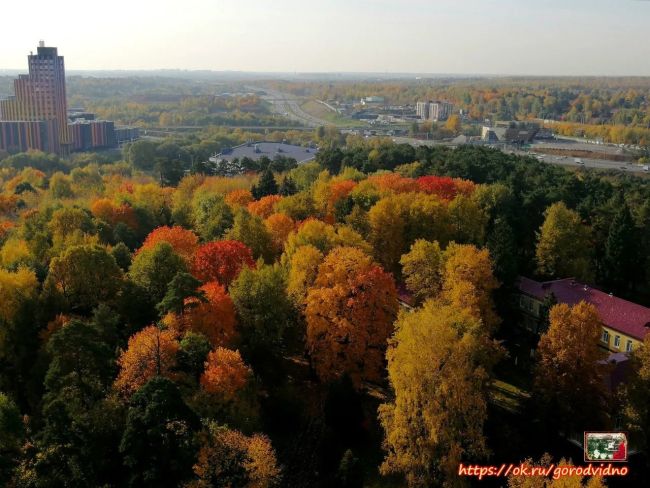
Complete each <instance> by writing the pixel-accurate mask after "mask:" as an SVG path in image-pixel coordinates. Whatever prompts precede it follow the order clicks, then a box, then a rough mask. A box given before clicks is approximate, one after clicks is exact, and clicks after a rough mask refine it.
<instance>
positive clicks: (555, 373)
mask: <svg viewBox="0 0 650 488" xmlns="http://www.w3.org/2000/svg"><path fill="white" fill-rule="evenodd" d="M549 322H550V325H549V329H548V331H547V332H546V333H545V334H544V335H543V336H542V338H541V339H540V341H539V347H538V348H537V357H538V360H537V366H536V371H535V383H534V392H535V395H536V397H537V402H536V403H537V404H538V405H539V408H540V411H541V414H542V416H547V417H548V418H552V419H553V422H554V423H555V425H557V426H558V427H559V428H560V429H563V430H564V429H569V432H571V429H575V430H577V431H582V430H585V428H591V429H593V428H596V427H598V426H599V425H601V426H603V425H602V423H603V422H604V421H605V420H606V419H604V418H603V417H602V415H603V414H604V412H605V410H606V408H605V404H604V400H605V389H604V388H605V383H604V381H603V372H604V365H603V364H602V363H601V361H602V360H603V359H604V358H605V353H604V352H603V351H602V350H601V349H600V346H599V345H598V344H599V342H600V337H601V335H602V322H601V320H600V317H599V315H598V311H597V310H596V308H595V307H594V306H593V305H591V304H588V303H586V302H580V303H578V304H577V305H574V306H573V307H570V306H569V305H567V304H565V303H562V304H558V305H555V306H554V307H553V308H552V309H551V311H550V313H549Z"/></svg>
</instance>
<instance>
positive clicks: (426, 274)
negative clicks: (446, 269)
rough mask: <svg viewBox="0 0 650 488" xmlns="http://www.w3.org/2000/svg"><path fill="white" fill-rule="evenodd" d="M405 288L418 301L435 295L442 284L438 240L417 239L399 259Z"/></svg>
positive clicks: (440, 255) (440, 252)
mask: <svg viewBox="0 0 650 488" xmlns="http://www.w3.org/2000/svg"><path fill="white" fill-rule="evenodd" d="M400 264H401V265H402V276H403V277H404V282H405V283H406V288H407V289H408V290H409V291H410V292H411V293H413V295H414V296H415V298H416V299H417V300H418V302H422V301H424V300H426V299H427V298H433V297H435V296H436V295H437V294H438V293H439V292H440V288H441V286H442V264H443V259H442V251H441V250H440V245H439V244H438V241H433V242H429V241H425V240H424V239H418V240H417V241H415V242H414V243H413V245H412V246H411V250H410V251H409V252H408V253H407V254H404V255H403V256H402V258H401V259H400Z"/></svg>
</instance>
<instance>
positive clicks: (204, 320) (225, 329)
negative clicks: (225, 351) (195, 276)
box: [165, 281, 238, 346]
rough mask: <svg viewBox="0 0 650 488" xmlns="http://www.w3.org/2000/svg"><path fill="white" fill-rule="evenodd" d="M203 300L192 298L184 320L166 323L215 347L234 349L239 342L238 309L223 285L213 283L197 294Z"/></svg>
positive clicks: (173, 320) (174, 318) (177, 318)
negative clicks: (199, 335)
mask: <svg viewBox="0 0 650 488" xmlns="http://www.w3.org/2000/svg"><path fill="white" fill-rule="evenodd" d="M197 291H198V292H199V293H200V294H201V297H202V298H200V299H199V298H197V297H188V298H187V299H186V301H185V307H186V311H185V313H184V314H183V315H182V316H179V315H175V316H172V317H166V318H165V323H169V326H170V327H171V328H173V329H176V330H178V331H179V332H185V331H192V332H195V333H200V334H202V335H204V336H205V337H206V338H207V339H208V341H209V342H210V344H212V345H213V346H228V345H231V344H232V343H233V342H234V341H235V340H236V338H237V336H238V334H237V330H236V327H235V326H236V317H235V306H234V304H233V301H232V299H231V298H230V296H229V295H228V294H227V293H226V289H225V288H224V287H223V285H220V284H219V283H217V282H214V281H211V282H209V283H206V284H204V285H203V286H201V287H200V288H198V290H197Z"/></svg>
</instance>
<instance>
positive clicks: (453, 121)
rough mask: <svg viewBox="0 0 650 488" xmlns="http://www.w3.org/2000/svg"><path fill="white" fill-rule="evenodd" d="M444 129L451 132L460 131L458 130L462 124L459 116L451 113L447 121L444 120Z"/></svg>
mask: <svg viewBox="0 0 650 488" xmlns="http://www.w3.org/2000/svg"><path fill="white" fill-rule="evenodd" d="M445 129H447V130H448V131H450V132H451V133H453V134H454V135H455V134H458V133H460V130H461V129H462V125H461V122H460V117H459V116H458V115H456V114H454V115H451V116H450V117H449V118H448V119H447V122H445Z"/></svg>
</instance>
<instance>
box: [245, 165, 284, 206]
mask: <svg viewBox="0 0 650 488" xmlns="http://www.w3.org/2000/svg"><path fill="white" fill-rule="evenodd" d="M251 193H252V194H253V196H254V197H255V199H256V200H259V199H260V198H262V197H265V196H267V195H277V194H278V184H277V183H276V182H275V176H273V171H271V170H270V169H266V170H265V171H264V172H263V173H262V176H261V177H260V180H259V181H258V182H257V185H253V188H251Z"/></svg>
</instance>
